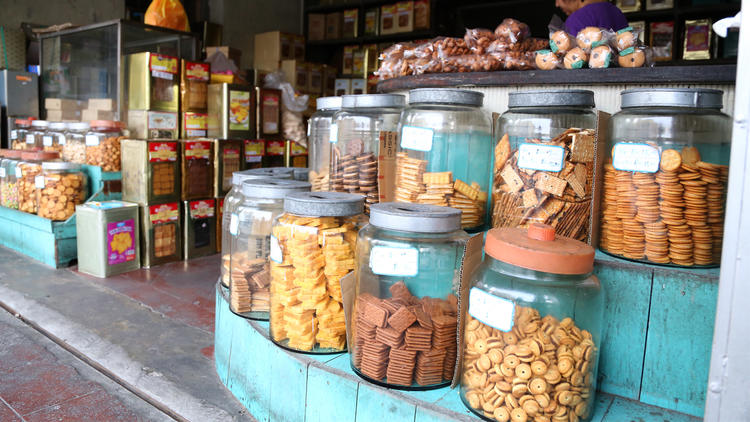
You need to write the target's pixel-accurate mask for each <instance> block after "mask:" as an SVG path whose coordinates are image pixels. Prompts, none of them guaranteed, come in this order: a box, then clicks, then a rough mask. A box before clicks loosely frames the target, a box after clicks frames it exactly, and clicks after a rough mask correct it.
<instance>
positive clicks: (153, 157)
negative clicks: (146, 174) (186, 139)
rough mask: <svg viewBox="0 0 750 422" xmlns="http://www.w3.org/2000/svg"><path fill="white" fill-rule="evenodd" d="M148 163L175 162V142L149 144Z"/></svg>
mask: <svg viewBox="0 0 750 422" xmlns="http://www.w3.org/2000/svg"><path fill="white" fill-rule="evenodd" d="M148 161H149V162H151V163H161V162H165V161H177V142H149V143H148Z"/></svg>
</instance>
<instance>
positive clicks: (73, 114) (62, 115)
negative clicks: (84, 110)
mask: <svg viewBox="0 0 750 422" xmlns="http://www.w3.org/2000/svg"><path fill="white" fill-rule="evenodd" d="M80 118H81V111H80V110H47V117H46V119H47V120H49V121H50V122H62V121H63V120H76V121H77V120H80Z"/></svg>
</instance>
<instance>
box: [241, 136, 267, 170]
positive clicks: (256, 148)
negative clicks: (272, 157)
mask: <svg viewBox="0 0 750 422" xmlns="http://www.w3.org/2000/svg"><path fill="white" fill-rule="evenodd" d="M264 155H266V143H265V142H263V140H262V139H245V168H246V169H256V168H261V166H263V156H264Z"/></svg>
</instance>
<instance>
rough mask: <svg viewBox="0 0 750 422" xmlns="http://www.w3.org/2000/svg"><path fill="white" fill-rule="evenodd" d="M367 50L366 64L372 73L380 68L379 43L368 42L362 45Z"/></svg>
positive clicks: (368, 71) (368, 70) (367, 70)
mask: <svg viewBox="0 0 750 422" xmlns="http://www.w3.org/2000/svg"><path fill="white" fill-rule="evenodd" d="M362 49H363V50H364V51H365V66H366V67H367V69H366V72H367V73H372V72H374V71H376V70H377V69H378V56H379V55H380V54H379V53H378V45H377V44H367V45H364V46H362Z"/></svg>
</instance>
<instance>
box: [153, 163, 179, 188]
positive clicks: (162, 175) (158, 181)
mask: <svg viewBox="0 0 750 422" xmlns="http://www.w3.org/2000/svg"><path fill="white" fill-rule="evenodd" d="M174 170H175V167H174V164H172V163H154V164H152V166H151V171H152V175H151V191H152V192H153V194H154V195H155V196H156V195H170V194H172V193H174V192H175V188H176V186H175V185H176V182H177V178H176V177H175V174H174V173H175V171H174Z"/></svg>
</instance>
